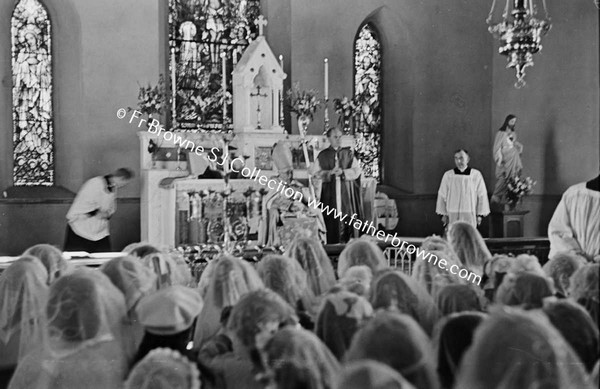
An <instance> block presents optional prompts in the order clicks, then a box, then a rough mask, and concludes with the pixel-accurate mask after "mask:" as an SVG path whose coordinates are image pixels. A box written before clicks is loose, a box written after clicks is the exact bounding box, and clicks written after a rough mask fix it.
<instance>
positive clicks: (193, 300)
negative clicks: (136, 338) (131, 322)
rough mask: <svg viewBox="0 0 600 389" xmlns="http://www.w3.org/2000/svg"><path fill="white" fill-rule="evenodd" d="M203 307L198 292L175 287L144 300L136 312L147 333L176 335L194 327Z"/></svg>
mask: <svg viewBox="0 0 600 389" xmlns="http://www.w3.org/2000/svg"><path fill="white" fill-rule="evenodd" d="M203 305H204V304H203V302H202V297H200V294H199V293H198V292H197V291H195V290H194V289H191V288H187V287H185V286H181V285H173V286H169V287H167V288H164V289H161V290H159V291H158V292H156V293H153V294H151V295H149V296H146V297H144V298H142V300H140V302H139V304H138V306H137V309H136V312H137V315H138V319H139V321H140V323H141V324H142V326H143V327H144V329H145V330H146V331H147V332H149V333H151V334H154V335H174V334H177V333H179V332H182V331H184V330H186V329H188V328H190V327H191V326H192V324H193V322H194V319H195V318H196V317H197V316H198V315H199V314H200V311H201V310H202V307H203Z"/></svg>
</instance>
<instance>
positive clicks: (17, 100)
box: [11, 0, 54, 186]
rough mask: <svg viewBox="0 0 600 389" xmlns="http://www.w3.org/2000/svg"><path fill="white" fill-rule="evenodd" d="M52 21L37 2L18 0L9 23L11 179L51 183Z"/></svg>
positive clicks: (19, 182)
mask: <svg viewBox="0 0 600 389" xmlns="http://www.w3.org/2000/svg"><path fill="white" fill-rule="evenodd" d="M50 36H51V30H50V19H49V18H48V13H47V11H46V9H45V8H44V6H43V5H42V4H40V2H39V1H37V0H21V1H19V2H18V3H17V5H16V6H15V9H14V12H13V15H12V20H11V37H12V80H13V89H12V95H13V110H12V114H13V145H14V152H13V158H14V159H13V161H14V163H13V165H14V167H13V181H14V185H15V186H34V185H44V186H52V185H54V129H53V126H52V51H51V40H50Z"/></svg>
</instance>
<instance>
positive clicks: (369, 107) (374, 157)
mask: <svg viewBox="0 0 600 389" xmlns="http://www.w3.org/2000/svg"><path fill="white" fill-rule="evenodd" d="M381 65H382V48H381V41H380V39H379V34H378V33H377V30H376V29H375V27H374V26H373V25H372V24H371V23H366V24H364V25H363V26H362V27H361V28H360V29H359V31H358V33H357V34H356V38H355V40H354V97H355V98H356V101H357V102H358V105H359V114H358V118H357V123H356V125H355V130H356V131H355V138H356V141H355V142H356V143H355V152H356V156H357V158H358V160H359V161H360V165H361V168H362V169H363V173H364V175H365V176H367V177H374V178H375V179H377V181H378V182H380V181H381V160H382V159H381V133H382V120H381V116H382V104H381V96H382V93H381V91H382V89H381V88H382V77H381Z"/></svg>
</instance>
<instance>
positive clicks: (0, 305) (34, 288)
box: [0, 256, 48, 365]
mask: <svg viewBox="0 0 600 389" xmlns="http://www.w3.org/2000/svg"><path fill="white" fill-rule="evenodd" d="M47 280H48V272H47V271H46V268H45V267H44V265H43V264H42V263H41V262H40V260H39V259H37V258H34V257H31V256H24V257H21V258H19V259H18V260H17V261H15V262H14V263H12V264H11V265H10V266H9V267H8V268H7V269H6V270H5V271H4V272H3V273H2V274H1V275H0V345H1V344H2V343H4V345H8V344H9V341H10V340H11V338H12V337H13V336H16V335H17V334H18V336H19V341H18V350H17V351H16V352H15V353H14V354H15V356H16V357H17V359H18V360H19V361H20V360H21V359H23V356H25V354H26V353H27V352H28V351H30V350H31V349H33V348H34V347H35V346H38V345H39V344H41V343H42V339H43V329H44V327H45V321H44V309H45V307H46V301H47V299H48V286H47V284H46V282H47ZM2 348H4V347H2ZM4 352H5V351H3V353H4ZM8 354H9V352H8V350H7V351H6V355H8ZM1 359H2V361H1V362H2V364H4V363H7V362H9V361H4V358H1ZM16 364H17V360H15V361H14V365H16Z"/></svg>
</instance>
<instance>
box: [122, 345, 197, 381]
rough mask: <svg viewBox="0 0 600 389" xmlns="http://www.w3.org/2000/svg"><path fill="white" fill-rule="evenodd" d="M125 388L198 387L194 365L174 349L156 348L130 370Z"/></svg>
mask: <svg viewBox="0 0 600 389" xmlns="http://www.w3.org/2000/svg"><path fill="white" fill-rule="evenodd" d="M125 388H126V389H174V388H176V389H200V373H199V371H198V368H197V367H196V365H195V364H194V363H192V362H190V361H189V360H188V359H187V358H186V357H184V356H183V355H181V354H180V353H179V352H177V351H175V350H171V349H168V348H157V349H154V350H152V351H150V352H149V353H148V355H146V356H145V357H144V359H142V360H141V361H140V362H139V363H138V364H137V365H135V367H134V368H133V370H132V371H131V373H130V374H129V378H127V381H126V382H125Z"/></svg>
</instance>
